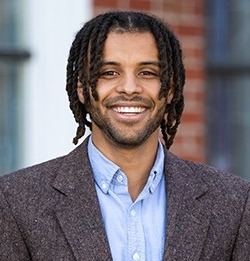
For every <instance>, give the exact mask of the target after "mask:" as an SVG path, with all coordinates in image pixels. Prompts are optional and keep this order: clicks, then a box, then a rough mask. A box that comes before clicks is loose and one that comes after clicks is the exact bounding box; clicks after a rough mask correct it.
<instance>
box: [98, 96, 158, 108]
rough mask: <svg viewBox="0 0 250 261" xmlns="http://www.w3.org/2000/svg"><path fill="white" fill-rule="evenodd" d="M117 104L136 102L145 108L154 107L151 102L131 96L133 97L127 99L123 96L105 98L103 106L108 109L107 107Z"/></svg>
mask: <svg viewBox="0 0 250 261" xmlns="http://www.w3.org/2000/svg"><path fill="white" fill-rule="evenodd" d="M118 102H138V103H139V104H140V105H143V106H146V107H151V106H153V105H154V103H153V101H152V100H150V99H147V98H143V97H141V96H133V97H130V98H128V97H125V96H123V95H120V96H116V97H113V98H107V99H106V100H105V101H104V103H103V104H104V105H105V106H107V107H109V106H113V105H114V104H116V103H118Z"/></svg>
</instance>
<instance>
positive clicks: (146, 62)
mask: <svg viewBox="0 0 250 261" xmlns="http://www.w3.org/2000/svg"><path fill="white" fill-rule="evenodd" d="M107 65H114V66H120V65H121V64H120V63H118V62H114V61H103V62H102V63H101V66H107ZM139 65H140V66H142V65H154V66H156V67H159V68H160V63H159V62H158V61H143V62H140V63H139Z"/></svg>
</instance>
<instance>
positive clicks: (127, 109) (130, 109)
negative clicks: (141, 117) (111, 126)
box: [113, 107, 145, 113]
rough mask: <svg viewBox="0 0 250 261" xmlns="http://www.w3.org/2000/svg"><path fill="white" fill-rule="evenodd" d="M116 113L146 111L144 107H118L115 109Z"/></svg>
mask: <svg viewBox="0 0 250 261" xmlns="http://www.w3.org/2000/svg"><path fill="white" fill-rule="evenodd" d="M113 110H114V111H116V112H119V113H141V112H143V111H145V108H142V107H116V108H113Z"/></svg>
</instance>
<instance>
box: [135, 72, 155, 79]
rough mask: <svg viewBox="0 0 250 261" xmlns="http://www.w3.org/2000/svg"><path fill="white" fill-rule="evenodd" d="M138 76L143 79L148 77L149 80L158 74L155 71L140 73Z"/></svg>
mask: <svg viewBox="0 0 250 261" xmlns="http://www.w3.org/2000/svg"><path fill="white" fill-rule="evenodd" d="M139 75H141V76H143V77H148V78H150V77H154V78H156V77H159V73H158V72H155V71H141V72H140V73H139Z"/></svg>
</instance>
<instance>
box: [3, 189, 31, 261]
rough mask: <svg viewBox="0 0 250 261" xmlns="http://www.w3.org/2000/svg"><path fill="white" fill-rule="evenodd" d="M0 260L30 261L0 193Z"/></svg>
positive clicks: (9, 210)
mask: <svg viewBox="0 0 250 261" xmlns="http://www.w3.org/2000/svg"><path fill="white" fill-rule="evenodd" d="M0 260H1V261H8V260H12V261H21V260H25V261H26V260H31V259H30V256H29V252H28V250H27V248H26V246H25V242H24V240H23V238H22V235H21V233H20V231H19V228H18V226H17V224H16V222H15V218H14V216H13V215H12V211H11V209H10V207H9V205H8V203H7V202H6V200H5V198H4V195H3V193H2V192H1V191H0Z"/></svg>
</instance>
